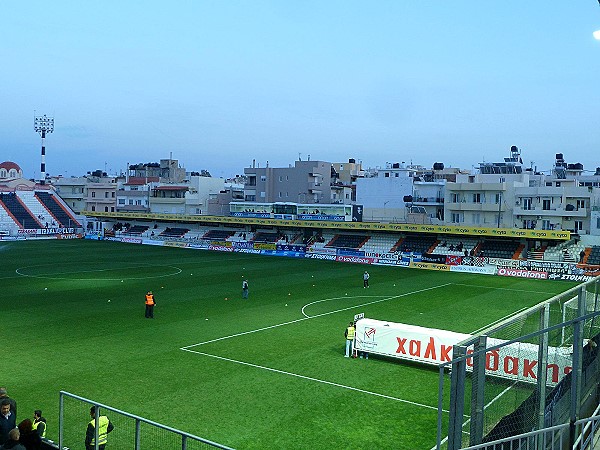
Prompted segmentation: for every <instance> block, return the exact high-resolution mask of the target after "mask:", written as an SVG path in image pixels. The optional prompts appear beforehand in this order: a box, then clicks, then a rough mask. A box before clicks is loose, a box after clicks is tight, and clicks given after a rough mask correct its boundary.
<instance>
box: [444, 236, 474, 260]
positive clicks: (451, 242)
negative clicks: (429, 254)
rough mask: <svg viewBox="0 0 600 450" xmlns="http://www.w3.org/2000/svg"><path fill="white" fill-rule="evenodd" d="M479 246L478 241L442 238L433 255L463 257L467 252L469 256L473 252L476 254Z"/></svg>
mask: <svg viewBox="0 0 600 450" xmlns="http://www.w3.org/2000/svg"><path fill="white" fill-rule="evenodd" d="M478 245H479V240H478V239H471V238H466V237H465V238H462V237H461V238H458V237H448V238H447V239H445V238H442V239H441V240H440V242H439V243H438V244H437V246H436V247H435V249H434V251H433V253H435V254H436V255H455V256H463V255H464V254H465V250H466V251H467V253H468V254H471V252H475V250H476V248H477V246H478ZM457 249H458V250H457Z"/></svg>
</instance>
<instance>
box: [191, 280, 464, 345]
mask: <svg viewBox="0 0 600 450" xmlns="http://www.w3.org/2000/svg"><path fill="white" fill-rule="evenodd" d="M450 284H452V283H446V284H441V285H439V286H433V287H428V288H424V289H419V290H417V291H412V292H406V293H404V294H400V295H394V296H393V297H386V298H382V299H380V300H374V301H372V302H367V303H362V304H360V305H353V306H348V307H346V308H341V309H336V310H334V311H328V312H325V313H321V314H317V315H314V316H307V315H306V314H304V307H303V308H302V314H303V315H304V317H301V318H299V319H295V320H290V321H287V322H283V323H278V324H275V325H269V326H268V327H262V328H257V329H255V330H249V331H242V332H241V333H236V334H231V335H229V336H222V337H219V338H215V339H210V340H208V341H204V342H198V343H196V344H190V345H186V346H184V347H181V348H180V350H187V349H189V348H192V347H199V346H200V345H204V344H211V343H213V342H219V341H223V340H225V339H231V338H234V337H239V336H244V335H246V334H252V333H258V332H259V331H265V330H271V329H273V328H278V327H282V326H284V325H290V324H293V323H298V322H302V321H304V320H309V319H316V318H318V317H323V316H328V315H330V314H337V313H339V312H343V311H348V310H350V309H355V308H360V307H363V306H367V305H372V304H374V303H381V302H386V301H389V300H394V299H397V298H401V297H406V296H407V295H412V294H418V293H420V292H425V291H430V290H432V289H438V288H442V287H446V286H448V285H450ZM342 298H343V299H347V298H356V297H345V296H344V297H336V298H334V299H326V300H337V299H342ZM313 303H315V302H313ZM305 307H306V305H305Z"/></svg>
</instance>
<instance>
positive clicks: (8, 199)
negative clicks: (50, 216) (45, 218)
mask: <svg viewBox="0 0 600 450" xmlns="http://www.w3.org/2000/svg"><path fill="white" fill-rule="evenodd" d="M0 204H2V206H4V209H6V211H7V212H8V214H9V215H10V216H11V217H12V218H13V220H14V221H15V222H17V224H18V225H19V226H20V227H21V228H28V229H41V228H44V227H43V226H42V224H40V222H39V219H37V218H36V217H34V216H33V214H31V212H30V211H29V209H28V208H27V207H26V206H25V205H24V204H23V202H21V200H20V199H19V197H17V195H16V194H15V193H14V192H9V193H0Z"/></svg>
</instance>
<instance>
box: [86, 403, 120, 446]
mask: <svg viewBox="0 0 600 450" xmlns="http://www.w3.org/2000/svg"><path fill="white" fill-rule="evenodd" d="M90 416H91V417H92V420H90V422H89V423H88V426H87V430H86V432H85V449H86V450H94V449H95V448H96V407H95V406H92V407H91V408H90ZM114 428H115V427H114V426H113V424H112V422H111V421H110V420H108V417H106V416H100V417H98V449H99V450H104V447H105V446H106V442H107V440H108V439H107V436H108V433H110V432H111V431H112V430H114Z"/></svg>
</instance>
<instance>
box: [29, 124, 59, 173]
mask: <svg viewBox="0 0 600 450" xmlns="http://www.w3.org/2000/svg"><path fill="white" fill-rule="evenodd" d="M33 129H34V130H35V131H36V133H39V134H40V136H42V162H41V165H40V184H46V144H45V139H46V133H52V132H53V131H54V117H46V115H45V114H44V115H43V116H34V119H33Z"/></svg>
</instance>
